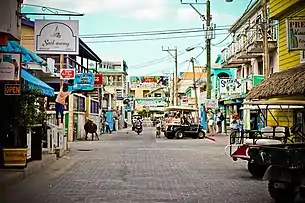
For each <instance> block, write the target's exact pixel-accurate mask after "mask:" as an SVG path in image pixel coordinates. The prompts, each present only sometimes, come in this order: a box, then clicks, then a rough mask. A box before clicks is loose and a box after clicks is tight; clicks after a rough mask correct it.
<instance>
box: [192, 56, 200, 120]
mask: <svg viewBox="0 0 305 203" xmlns="http://www.w3.org/2000/svg"><path fill="white" fill-rule="evenodd" d="M191 63H192V68H193V85H194V92H195V106H196V109H198V108H199V106H198V95H197V86H196V75H195V65H194V58H193V57H192V58H191ZM196 119H199V111H197V118H196ZM197 121H198V120H197Z"/></svg>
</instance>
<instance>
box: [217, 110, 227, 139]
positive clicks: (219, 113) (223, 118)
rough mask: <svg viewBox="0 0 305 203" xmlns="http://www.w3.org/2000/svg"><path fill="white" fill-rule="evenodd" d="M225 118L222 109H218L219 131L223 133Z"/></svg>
mask: <svg viewBox="0 0 305 203" xmlns="http://www.w3.org/2000/svg"><path fill="white" fill-rule="evenodd" d="M224 120H225V117H224V116H223V114H222V112H221V111H220V109H218V110H217V114H216V124H217V133H222V122H223V121H224Z"/></svg>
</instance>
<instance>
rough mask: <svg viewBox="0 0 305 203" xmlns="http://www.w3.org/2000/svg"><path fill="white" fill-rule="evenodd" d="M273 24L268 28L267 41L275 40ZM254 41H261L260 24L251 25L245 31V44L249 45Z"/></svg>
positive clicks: (261, 31)
mask: <svg viewBox="0 0 305 203" xmlns="http://www.w3.org/2000/svg"><path fill="white" fill-rule="evenodd" d="M275 29H276V28H275V26H272V27H270V28H268V30H267V33H268V41H272V42H274V41H277V38H276V36H275ZM255 41H263V30H262V28H261V27H260V25H253V26H252V27H251V29H250V30H249V31H248V32H247V44H248V45H251V44H252V43H253V42H255Z"/></svg>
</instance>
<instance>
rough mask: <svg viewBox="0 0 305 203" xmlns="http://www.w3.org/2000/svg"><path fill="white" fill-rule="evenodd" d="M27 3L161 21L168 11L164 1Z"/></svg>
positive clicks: (32, 0) (56, 0)
mask: <svg viewBox="0 0 305 203" xmlns="http://www.w3.org/2000/svg"><path fill="white" fill-rule="evenodd" d="M25 3H27V4H35V5H43V6H48V7H53V8H59V9H65V10H70V11H74V12H79V13H85V14H92V13H101V12H111V13H115V15H118V16H121V17H129V18H136V19H144V20H145V19H152V20H154V19H160V18H162V17H164V15H165V14H166V10H167V4H166V1H164V0H73V1H71V0H47V1H46V0H25Z"/></svg>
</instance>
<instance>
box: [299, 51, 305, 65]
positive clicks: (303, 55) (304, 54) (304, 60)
mask: <svg viewBox="0 0 305 203" xmlns="http://www.w3.org/2000/svg"><path fill="white" fill-rule="evenodd" d="M300 54H301V56H300V63H305V51H301V53H300Z"/></svg>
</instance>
